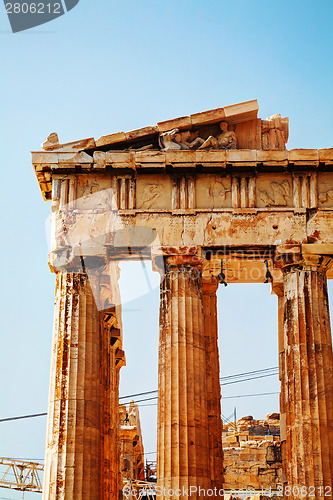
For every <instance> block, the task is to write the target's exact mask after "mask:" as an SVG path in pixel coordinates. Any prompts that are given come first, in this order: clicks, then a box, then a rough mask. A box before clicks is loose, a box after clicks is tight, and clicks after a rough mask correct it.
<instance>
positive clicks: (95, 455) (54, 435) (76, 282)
mask: <svg viewBox="0 0 333 500" xmlns="http://www.w3.org/2000/svg"><path fill="white" fill-rule="evenodd" d="M115 357H116V353H115V350H113V349H112V348H111V345H110V338H108V332H107V331H106V330H105V328H104V325H103V320H102V319H101V313H100V312H99V311H98V309H97V307H96V304H95V300H94V297H93V294H92V290H91V287H90V283H89V280H88V278H87V276H86V275H85V274H76V273H66V272H59V273H57V283H56V303H55V320H54V335H53V347H52V360H51V376H50V393H49V411H48V424H47V438H46V453H45V472H44V484H43V499H45V500H55V499H56V500H58V499H66V500H67V499H68V500H70V499H75V500H79V499H86V500H88V499H89V500H90V499H94V500H95V499H96V500H97V499H103V500H104V499H105V500H106V499H116V498H118V493H119V492H118V489H119V455H118V448H117V446H118V443H117V435H118V418H119V416H118V373H117V372H118V370H117V368H116V359H115Z"/></svg>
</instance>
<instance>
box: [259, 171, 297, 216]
mask: <svg viewBox="0 0 333 500" xmlns="http://www.w3.org/2000/svg"><path fill="white" fill-rule="evenodd" d="M256 206H257V207H258V208H270V207H292V206H293V199H292V179H291V176H289V175H288V176H286V175H278V174H275V175H269V174H267V175H265V174H260V175H258V176H257V188H256Z"/></svg>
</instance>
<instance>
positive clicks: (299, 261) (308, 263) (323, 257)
mask: <svg viewBox="0 0 333 500" xmlns="http://www.w3.org/2000/svg"><path fill="white" fill-rule="evenodd" d="M320 246H321V245H314V247H315V248H312V245H311V244H305V245H278V246H277V247H276V250H275V256H274V266H275V267H277V268H278V269H281V270H282V271H283V273H284V274H285V273H288V272H291V271H297V270H299V271H316V272H321V273H323V274H326V272H327V270H328V269H329V268H330V267H331V266H332V264H333V254H332V255H330V254H325V253H323V254H321V253H318V250H320ZM323 250H324V248H323Z"/></svg>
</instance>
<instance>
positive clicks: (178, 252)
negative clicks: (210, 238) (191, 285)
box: [151, 246, 204, 277]
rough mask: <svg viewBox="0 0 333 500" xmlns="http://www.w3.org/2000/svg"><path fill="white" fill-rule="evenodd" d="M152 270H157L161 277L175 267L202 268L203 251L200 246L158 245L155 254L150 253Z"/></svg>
mask: <svg viewBox="0 0 333 500" xmlns="http://www.w3.org/2000/svg"><path fill="white" fill-rule="evenodd" d="M151 259H152V268H153V271H157V272H158V273H159V274H160V275H161V276H162V277H163V276H164V274H165V272H168V271H169V272H170V271H171V270H174V271H175V270H176V269H177V268H180V269H183V270H184V269H185V268H190V267H193V268H197V269H199V270H200V272H201V270H202V268H203V263H204V253H203V250H202V248H201V247H196V246H192V247H188V246H184V247H160V248H159V249H158V252H157V253H156V254H153V252H152V254H151Z"/></svg>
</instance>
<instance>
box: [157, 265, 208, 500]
mask: <svg viewBox="0 0 333 500" xmlns="http://www.w3.org/2000/svg"><path fill="white" fill-rule="evenodd" d="M206 390H207V386H206V356H205V336H204V320H203V298H202V282H201V272H200V267H199V266H198V263H197V261H194V259H193V258H191V257H179V258H178V257H168V258H165V277H164V280H163V281H162V283H161V305H160V341H159V398H158V439H157V464H158V465H157V467H158V486H159V487H160V488H162V489H163V488H165V490H164V491H163V493H164V494H163V495H162V498H165V499H176V498H179V495H178V496H177V492H176V490H181V491H182V488H184V489H185V490H187V488H190V487H191V486H192V487H197V488H198V489H199V487H201V488H204V489H207V488H209V487H210V486H211V481H210V468H209V438H208V417H207V402H206ZM169 490H173V491H174V492H175V494H174V495H172V492H170V491H169ZM188 493H190V491H189V492H188ZM182 496H186V495H184V494H183V492H182ZM191 498H199V496H198V492H194V491H193V490H192V495H191Z"/></svg>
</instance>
